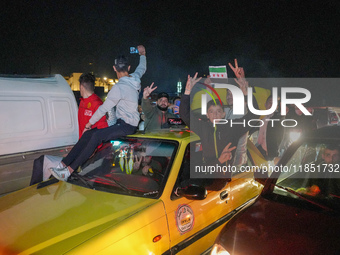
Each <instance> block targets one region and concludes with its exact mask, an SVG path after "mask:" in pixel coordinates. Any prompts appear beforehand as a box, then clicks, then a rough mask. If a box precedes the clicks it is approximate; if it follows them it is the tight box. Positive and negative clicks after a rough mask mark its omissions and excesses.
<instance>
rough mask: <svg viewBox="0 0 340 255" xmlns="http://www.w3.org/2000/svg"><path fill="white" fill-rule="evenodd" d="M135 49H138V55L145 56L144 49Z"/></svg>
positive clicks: (141, 47)
mask: <svg viewBox="0 0 340 255" xmlns="http://www.w3.org/2000/svg"><path fill="white" fill-rule="evenodd" d="M137 49H138V53H139V55H144V56H145V47H144V46H143V45H138V46H137Z"/></svg>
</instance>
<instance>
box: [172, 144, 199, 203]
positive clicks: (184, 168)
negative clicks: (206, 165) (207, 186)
mask: <svg viewBox="0 0 340 255" xmlns="http://www.w3.org/2000/svg"><path fill="white" fill-rule="evenodd" d="M202 152H203V151H202V145H201V142H200V141H195V142H191V143H190V144H188V145H187V147H186V149H185V153H184V156H183V159H182V164H181V168H180V170H179V172H178V176H177V179H176V183H175V186H174V188H173V192H172V197H171V198H172V199H176V198H178V197H177V196H176V195H175V194H174V192H175V190H176V188H177V187H179V186H180V187H184V186H186V185H189V184H197V185H202V184H204V180H203V179H194V178H190V166H195V165H202V164H203V154H202Z"/></svg>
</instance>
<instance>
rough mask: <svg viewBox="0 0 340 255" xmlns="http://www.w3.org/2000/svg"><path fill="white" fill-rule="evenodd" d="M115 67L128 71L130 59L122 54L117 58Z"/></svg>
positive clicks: (120, 70)
mask: <svg viewBox="0 0 340 255" xmlns="http://www.w3.org/2000/svg"><path fill="white" fill-rule="evenodd" d="M115 68H116V70H117V72H128V71H129V61H128V59H127V57H125V56H124V55H120V56H118V57H117V58H116V59H115Z"/></svg>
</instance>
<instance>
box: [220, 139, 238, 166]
mask: <svg viewBox="0 0 340 255" xmlns="http://www.w3.org/2000/svg"><path fill="white" fill-rule="evenodd" d="M230 145H231V143H228V145H227V146H226V147H224V149H223V151H222V153H221V155H220V157H219V158H218V161H220V163H221V164H223V163H225V162H227V161H228V160H231V158H232V154H231V152H232V151H233V150H235V149H236V146H234V147H231V148H229V147H230Z"/></svg>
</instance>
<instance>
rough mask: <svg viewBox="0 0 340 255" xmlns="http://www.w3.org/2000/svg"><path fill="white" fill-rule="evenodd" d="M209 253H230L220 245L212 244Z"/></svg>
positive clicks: (221, 254)
mask: <svg viewBox="0 0 340 255" xmlns="http://www.w3.org/2000/svg"><path fill="white" fill-rule="evenodd" d="M210 255H230V253H229V252H227V251H226V250H225V249H224V248H223V246H222V245H219V244H214V246H213V248H212V250H211V253H210Z"/></svg>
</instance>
